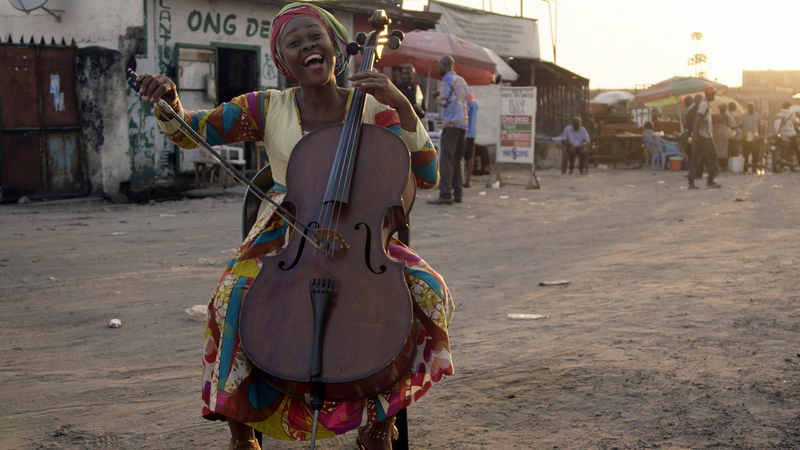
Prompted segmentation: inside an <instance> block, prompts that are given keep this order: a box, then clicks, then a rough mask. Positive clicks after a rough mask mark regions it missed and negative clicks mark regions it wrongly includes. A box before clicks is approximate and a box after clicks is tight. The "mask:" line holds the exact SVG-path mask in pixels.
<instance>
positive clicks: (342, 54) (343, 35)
mask: <svg viewBox="0 0 800 450" xmlns="http://www.w3.org/2000/svg"><path fill="white" fill-rule="evenodd" d="M301 16H309V17H312V18H314V19H317V20H318V21H319V22H320V23H321V24H322V25H323V26H324V27H325V29H326V30H328V34H329V35H330V37H331V41H332V42H333V48H334V50H335V51H336V68H335V71H336V75H337V76H338V75H339V74H341V73H342V72H344V71H345V70H347V61H348V58H347V31H346V30H345V29H344V27H343V26H342V24H340V23H339V21H338V20H336V18H335V17H333V15H332V14H331V13H329V12H328V11H325V10H324V9H322V8H320V7H318V6H314V5H312V4H309V3H292V4H290V5H287V6H285V7H284V8H283V9H281V12H279V13H278V15H277V16H275V19H274V20H273V21H272V30H271V31H270V33H269V47H270V49H271V50H272V60H273V61H275V67H277V68H278V72H280V73H281V74H283V76H285V77H286V78H288V79H290V80H292V81H297V79H296V78H295V77H294V75H292V73H291V72H289V69H288V68H287V67H286V63H285V62H284V60H283V55H282V54H281V49H280V45H278V41H279V40H280V37H281V33H282V32H283V27H284V25H286V24H287V23H288V22H289V21H290V20H292V19H294V18H295V17H301Z"/></svg>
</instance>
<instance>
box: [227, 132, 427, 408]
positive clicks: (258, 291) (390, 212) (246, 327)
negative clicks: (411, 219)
mask: <svg viewBox="0 0 800 450" xmlns="http://www.w3.org/2000/svg"><path fill="white" fill-rule="evenodd" d="M343 127H346V125H342V124H335V125H328V126H326V127H323V128H320V129H318V130H315V131H314V132H312V133H310V134H308V135H307V136H305V137H304V138H302V139H301V140H300V141H299V142H298V143H297V145H296V146H295V148H294V149H293V151H292V156H291V158H290V161H289V165H288V168H287V174H286V184H287V194H286V196H285V198H284V203H283V205H284V206H285V207H286V208H287V209H289V210H290V211H293V213H294V214H295V216H296V217H297V218H298V220H299V221H300V222H302V224H303V225H305V226H307V227H309V228H310V229H313V230H315V231H317V232H318V233H319V234H321V235H323V236H329V238H330V239H329V241H330V245H331V246H330V248H328V249H327V250H326V251H322V250H320V249H317V248H315V247H314V246H313V245H311V244H309V243H308V242H307V240H306V239H301V238H302V236H297V235H296V233H297V232H295V233H294V234H293V235H292V236H291V237H290V239H289V242H288V244H287V246H286V248H285V249H284V250H283V251H282V252H281V253H279V254H278V255H275V256H270V257H264V258H262V267H261V271H260V272H259V274H258V276H257V277H256V279H255V280H254V281H253V283H252V285H251V286H250V287H249V289H248V292H247V294H246V296H245V298H244V301H243V304H242V307H241V311H240V318H239V337H240V339H241V342H242V346H243V348H244V350H245V352H246V354H247V356H248V357H249V358H250V360H251V361H252V363H253V364H254V365H255V367H257V368H258V370H259V371H260V372H261V375H262V376H263V378H264V379H265V380H266V381H267V382H268V383H269V384H271V385H272V386H273V387H275V388H276V389H278V390H280V391H282V392H284V393H287V394H289V395H293V396H301V397H302V396H305V395H306V394H310V393H311V392H312V387H313V386H317V388H319V387H320V386H321V387H324V392H325V399H326V400H330V401H347V400H355V399H361V398H367V397H370V396H373V395H375V394H377V393H379V392H382V391H385V390H386V389H389V388H390V387H392V386H393V385H394V384H395V383H397V381H399V380H400V379H401V377H402V376H403V375H404V374H405V373H406V372H407V371H408V370H409V369H410V365H411V364H412V362H413V360H414V356H415V351H416V345H415V344H416V343H415V336H416V330H415V325H414V324H415V319H414V309H413V303H412V299H411V294H410V292H409V290H408V286H407V285H406V281H405V275H406V273H405V272H406V268H405V264H404V263H403V262H399V261H395V260H393V259H391V258H389V256H388V255H387V251H386V250H387V246H388V243H389V239H390V237H391V235H392V234H393V233H394V232H395V231H397V230H398V229H401V228H403V227H407V226H408V225H407V213H408V211H409V210H410V208H411V205H412V203H413V199H414V195H415V186H414V184H413V181H414V177H413V175H412V174H411V162H410V156H409V152H408V149H407V147H406V145H405V143H404V142H403V141H402V140H401V139H400V138H399V137H398V136H397V135H396V134H395V133H393V132H392V131H390V130H388V129H386V128H384V127H380V126H376V125H367V124H364V125H361V127H362V128H361V132H360V143H359V144H358V149H357V157H356V158H355V162H354V165H353V169H352V176H351V177H350V183H351V184H350V189H349V197H348V199H347V200H346V202H341V201H331V200H326V197H325V195H326V186H327V185H328V184H329V178H331V173H332V171H333V172H335V170H333V167H334V165H335V159H336V155H337V144H338V143H339V141H340V137H341V135H342V134H343ZM319 279H324V280H331V282H330V286H328V287H329V288H330V289H331V290H332V292H331V293H330V299H329V304H328V305H327V309H326V310H324V314H321V315H322V316H323V317H315V315H320V314H319V313H318V312H317V311H315V309H314V305H313V297H314V294H313V293H312V292H313V290H314V286H313V284H314V281H313V280H319ZM326 286H327V285H326ZM315 319H316V320H318V321H319V322H318V323H317V324H316V326H317V329H319V330H320V331H321V333H322V335H321V336H320V337H319V339H315V336H314V335H315ZM315 346H319V347H320V348H319V349H316V348H315ZM317 351H318V352H319V355H321V361H318V364H320V367H317V368H316V369H312V368H311V367H310V366H311V365H312V363H311V361H312V360H314V356H313V355H314V354H315V352H317Z"/></svg>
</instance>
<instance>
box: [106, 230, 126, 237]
mask: <svg viewBox="0 0 800 450" xmlns="http://www.w3.org/2000/svg"><path fill="white" fill-rule="evenodd" d="M126 234H128V233H127V232H125V231H115V232H113V233H108V235H109V236H125V235H126Z"/></svg>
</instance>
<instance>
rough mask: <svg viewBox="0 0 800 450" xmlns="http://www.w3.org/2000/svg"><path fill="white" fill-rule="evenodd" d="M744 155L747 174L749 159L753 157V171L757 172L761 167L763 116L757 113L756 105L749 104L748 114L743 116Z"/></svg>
mask: <svg viewBox="0 0 800 450" xmlns="http://www.w3.org/2000/svg"><path fill="white" fill-rule="evenodd" d="M741 125H742V133H744V139H743V140H742V154H743V156H744V171H745V172H747V168H748V158H749V157H750V155H753V165H752V171H753V172H756V171H757V170H758V169H759V167H760V166H761V145H762V142H763V136H764V132H763V125H762V121H761V114H759V113H757V112H756V104H755V103H753V102H748V103H747V112H746V113H744V114H742V123H741Z"/></svg>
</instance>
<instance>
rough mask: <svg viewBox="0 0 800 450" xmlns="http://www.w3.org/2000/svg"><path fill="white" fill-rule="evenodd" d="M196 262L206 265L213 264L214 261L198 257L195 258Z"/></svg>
mask: <svg viewBox="0 0 800 450" xmlns="http://www.w3.org/2000/svg"><path fill="white" fill-rule="evenodd" d="M197 262H198V263H200V264H203V265H206V266H213V265H214V261H209V260H207V259H205V258H199V259H198V260H197Z"/></svg>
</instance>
